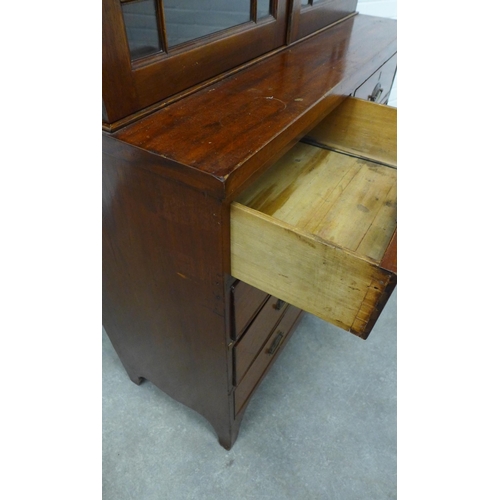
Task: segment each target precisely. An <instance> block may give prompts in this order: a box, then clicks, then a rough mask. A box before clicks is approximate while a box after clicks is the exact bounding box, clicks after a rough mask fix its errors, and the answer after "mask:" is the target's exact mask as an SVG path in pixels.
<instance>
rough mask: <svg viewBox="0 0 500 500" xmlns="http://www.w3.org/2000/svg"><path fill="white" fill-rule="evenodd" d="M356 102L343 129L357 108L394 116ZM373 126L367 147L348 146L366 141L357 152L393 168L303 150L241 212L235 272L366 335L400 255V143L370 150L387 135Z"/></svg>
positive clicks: (246, 198) (255, 189) (250, 192)
mask: <svg viewBox="0 0 500 500" xmlns="http://www.w3.org/2000/svg"><path fill="white" fill-rule="evenodd" d="M346 102H347V103H348V104H347V107H344V109H343V111H342V112H341V113H340V115H341V116H344V118H342V120H341V121H340V123H342V121H344V122H345V120H346V118H345V115H346V114H348V112H349V113H350V112H351V111H352V109H353V106H354V108H358V107H359V106H361V107H362V108H363V109H364V110H365V111H364V112H365V113H366V110H368V111H369V112H370V113H369V114H370V116H372V117H373V116H375V117H377V116H378V117H380V116H382V115H384V114H385V109H386V107H383V106H379V105H376V104H373V103H365V102H363V101H360V102H361V103H362V104H360V105H358V100H357V99H348V100H347V101H346ZM365 104H366V105H367V106H365ZM375 108H376V109H375ZM379 108H382V109H379ZM346 110H347V111H346ZM372 110H375V111H374V112H372ZM391 114H392V123H395V117H396V115H395V114H393V113H392V112H391ZM354 116H356V119H359V116H358V113H357V111H356V113H354ZM363 116H366V114H363ZM388 121H390V120H389V119H388ZM365 122H366V124H368V125H369V122H370V119H366V120H365ZM368 125H366V126H364V128H365V129H367V128H370V127H369V126H368ZM380 126H382V125H380ZM329 128H330V129H335V127H332V126H331V125H329ZM341 128H342V127H341ZM371 128H372V130H371V132H370V133H366V134H365V135H364V137H365V139H363V141H361V140H359V137H360V134H359V133H356V134H354V136H353V135H352V134H350V141H352V142H349V141H347V140H346V141H344V145H343V148H344V149H345V150H346V149H349V147H348V144H356V142H357V145H356V148H355V149H356V150H357V153H360V152H361V153H362V156H364V157H365V156H366V155H367V154H370V155H373V156H375V157H376V161H378V162H382V161H383V163H384V164H380V163H373V162H372V161H369V160H367V159H364V158H360V157H354V156H350V155H347V154H342V153H339V152H333V151H330V150H327V149H323V148H319V147H315V146H312V145H309V144H304V143H299V144H297V145H296V146H294V147H293V148H292V149H291V150H290V151H289V152H288V153H287V154H286V155H285V156H284V157H282V158H281V159H280V160H279V161H278V162H277V163H276V164H275V165H274V166H273V167H272V168H271V169H269V170H268V171H267V172H266V173H265V174H264V175H263V176H261V177H260V178H259V180H258V181H257V182H255V183H254V184H253V185H252V186H250V188H249V189H247V190H246V191H245V192H244V193H242V194H241V195H240V196H239V198H238V199H237V200H236V201H235V202H234V203H233V204H232V206H231V273H232V275H233V276H234V277H236V278H238V279H240V280H242V281H245V282H246V283H249V284H250V285H253V286H255V287H257V288H259V289H261V290H264V291H265V292H267V293H270V294H272V295H274V296H276V297H279V298H281V299H283V300H285V301H286V302H289V303H290V304H293V305H294V306H296V307H299V308H301V309H304V310H305V311H307V312H310V313H312V314H315V315H316V316H318V317H320V318H322V319H324V320H325V321H328V322H330V323H333V324H335V325H337V326H339V327H341V328H343V329H345V330H348V331H350V332H352V333H355V334H356V335H359V336H360V337H362V338H366V337H367V336H368V334H369V332H370V330H371V328H372V326H373V324H374V321H375V320H376V318H377V317H378V315H379V313H380V311H381V309H382V308H383V306H384V305H385V302H386V301H387V300H388V298H389V296H390V294H391V292H392V290H393V288H394V286H395V282H396V266H395V256H392V255H391V258H390V262H391V264H390V265H389V266H386V265H385V262H386V261H388V253H391V252H392V250H391V249H393V250H394V252H395V234H396V226H397V223H396V207H397V196H396V194H397V193H396V191H397V178H396V175H397V171H396V169H395V168H393V166H392V163H394V166H395V161H396V154H395V141H392V142H391V141H389V140H388V141H385V142H384V144H385V145H384V146H381V147H379V148H378V151H377V147H376V145H375V146H373V147H367V146H366V145H367V144H369V143H372V142H373V143H375V142H376V141H375V139H374V138H373V139H370V140H368V139H366V138H367V137H370V134H371V133H374V134H375V132H376V133H377V134H379V133H380V131H376V130H375V129H374V128H373V127H371ZM343 130H346V128H345V127H344V129H343ZM351 131H352V129H351ZM344 135H346V134H344ZM361 135H363V134H361ZM346 137H347V135H346ZM353 137H354V138H353ZM356 137H357V138H358V139H356ZM359 144H362V146H363V147H359ZM391 144H392V145H391ZM351 149H354V148H351ZM381 151H382V153H381ZM391 155H392V157H391ZM387 165H390V166H387ZM388 248H389V251H388Z"/></svg>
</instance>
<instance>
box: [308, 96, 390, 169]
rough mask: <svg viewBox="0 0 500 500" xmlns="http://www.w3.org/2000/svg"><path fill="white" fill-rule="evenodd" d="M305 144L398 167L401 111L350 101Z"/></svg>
mask: <svg viewBox="0 0 500 500" xmlns="http://www.w3.org/2000/svg"><path fill="white" fill-rule="evenodd" d="M304 141H305V142H309V143H312V144H317V145H323V146H326V147H328V148H332V149H337V150H339V151H345V152H347V153H352V154H355V155H359V156H363V157H365V158H369V159H372V160H375V161H377V162H381V163H384V164H386V165H390V166H392V167H396V165H397V147H396V146H397V144H396V143H397V108H393V107H391V106H385V105H382V104H375V103H373V102H369V101H364V100H362V99H357V98H354V97H349V98H347V99H346V100H345V101H344V102H343V103H342V104H341V105H340V106H339V107H338V108H336V109H335V111H334V112H333V113H331V114H330V115H328V116H327V117H326V118H325V119H324V120H323V121H322V122H321V123H320V124H319V125H318V126H316V128H314V129H313V130H311V131H310V132H309V133H308V134H307V136H306V137H305V138H304Z"/></svg>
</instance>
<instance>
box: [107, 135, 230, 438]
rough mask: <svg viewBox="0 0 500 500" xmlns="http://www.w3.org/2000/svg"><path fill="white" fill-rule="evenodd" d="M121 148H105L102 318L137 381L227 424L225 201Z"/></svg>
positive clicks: (129, 150)
mask: <svg viewBox="0 0 500 500" xmlns="http://www.w3.org/2000/svg"><path fill="white" fill-rule="evenodd" d="M104 140H105V141H106V140H113V139H109V138H108V139H107V138H106V137H105V139H104ZM123 147H124V148H127V149H128V151H127V154H123V155H121V156H120V155H118V154H116V148H115V153H113V154H112V155H111V154H106V153H105V154H104V155H103V324H104V327H105V329H106V332H107V333H108V335H109V337H110V339H111V341H112V343H113V345H114V347H115V349H116V351H117V353H118V355H119V357H120V359H121V361H122V363H123V364H124V366H125V368H126V369H127V371H128V373H129V375H130V376H131V378H132V379H133V380H139V377H143V378H145V379H147V380H150V381H151V382H152V383H154V384H155V385H156V386H158V387H159V388H160V389H162V390H163V391H165V392H166V393H167V394H169V395H170V396H172V397H173V398H175V399H176V400H178V401H180V402H182V403H184V404H186V405H187V406H189V407H191V408H193V409H194V410H196V411H198V412H199V413H201V414H202V415H204V416H205V417H206V418H207V419H208V420H209V421H210V422H211V423H212V425H214V427H216V430H217V426H218V422H220V423H221V424H220V425H222V426H223V427H224V428H227V425H228V422H227V418H228V415H229V414H230V409H229V408H228V392H229V390H228V369H227V366H228V364H230V360H228V359H227V358H228V356H229V354H228V350H227V348H226V344H227V334H226V319H225V291H224V290H225V288H224V275H223V258H222V254H223V246H222V245H223V244H222V242H223V238H222V230H223V229H222V228H223V225H222V223H221V220H222V213H223V210H222V207H221V205H220V202H217V201H216V200H215V199H213V198H211V197H208V196H206V195H205V194H204V193H203V192H199V191H196V190H194V189H192V188H189V187H187V186H184V185H182V184H178V183H175V182H172V181H171V180H169V179H166V178H164V177H160V176H158V175H155V174H154V173H152V172H149V171H147V170H144V169H142V168H141V166H140V161H139V160H137V161H134V155H133V151H132V153H131V150H133V149H134V148H130V146H126V145H124V146H123ZM125 158H126V159H125ZM222 422H224V423H222Z"/></svg>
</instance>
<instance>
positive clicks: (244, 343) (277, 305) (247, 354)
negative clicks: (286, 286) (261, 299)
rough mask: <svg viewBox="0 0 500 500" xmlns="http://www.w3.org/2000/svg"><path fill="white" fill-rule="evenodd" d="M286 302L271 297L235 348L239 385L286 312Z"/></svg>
mask: <svg viewBox="0 0 500 500" xmlns="http://www.w3.org/2000/svg"><path fill="white" fill-rule="evenodd" d="M287 305H288V304H286V303H285V302H283V301H282V300H279V299H277V298H276V297H269V299H268V300H267V302H266V304H265V305H264V307H263V308H262V310H261V311H260V312H259V314H258V315H257V317H256V318H255V319H254V320H253V322H252V324H251V325H250V326H249V328H248V330H247V331H246V332H245V334H244V335H243V337H242V338H241V340H240V341H239V342H238V343H237V344H236V346H235V348H234V377H235V385H238V384H239V383H240V381H241V379H242V378H243V377H244V376H245V373H246V372H247V370H248V368H249V367H250V365H251V364H252V362H253V361H254V359H255V358H256V356H257V354H258V353H259V352H260V350H261V349H262V346H263V345H264V343H265V342H266V341H267V339H268V337H269V335H271V332H272V331H273V329H274V327H275V326H276V323H277V322H278V321H279V320H280V318H281V316H282V315H283V313H284V312H285V309H286V306H287Z"/></svg>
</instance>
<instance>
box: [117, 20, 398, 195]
mask: <svg viewBox="0 0 500 500" xmlns="http://www.w3.org/2000/svg"><path fill="white" fill-rule="evenodd" d="M395 52H396V22H395V21H393V20H389V19H379V18H374V17H368V16H367V17H365V16H355V17H354V18H351V19H348V20H346V21H344V22H343V23H340V24H338V25H336V26H334V27H332V28H330V29H328V30H325V31H324V32H322V33H320V34H318V35H317V36H314V37H311V38H309V39H307V40H305V41H304V42H302V43H299V44H296V45H294V46H293V47H291V48H290V49H289V50H287V51H286V52H280V53H278V54H275V55H274V56H272V57H269V58H267V59H265V60H264V61H261V62H259V63H258V64H256V65H254V66H251V67H249V68H247V69H245V70H243V71H241V72H239V73H237V74H235V75H233V76H231V77H229V78H227V79H226V80H223V81H221V82H219V83H216V84H215V85H213V86H211V87H209V88H206V89H204V90H202V91H200V92H197V93H195V94H193V95H190V96H188V97H186V98H185V99H182V100H181V101H178V102H176V103H174V104H172V105H171V106H168V107H167V108H165V109H162V110H160V111H158V112H156V113H154V114H153V115H150V116H148V117H146V118H144V119H142V120H140V121H138V122H137V123H134V124H132V125H130V126H128V127H125V128H124V129H121V130H119V131H118V132H117V133H116V135H115V137H117V138H118V139H120V140H121V141H124V142H127V143H129V144H132V145H135V146H138V147H140V148H142V149H146V150H148V151H151V152H152V153H155V154H156V155H159V156H161V157H165V158H168V159H170V160H173V161H174V162H176V163H178V164H180V165H185V166H189V167H190V168H193V169H196V170H199V171H201V172H205V173H206V174H208V176H207V177H212V178H216V179H218V180H220V182H221V187H222V184H224V189H223V192H221V193H220V196H221V197H224V196H228V195H230V196H234V195H235V193H236V192H238V191H240V190H241V189H243V187H244V186H245V184H248V183H250V182H251V180H252V176H253V175H258V174H259V173H260V172H262V171H264V169H266V168H267V167H269V166H270V165H272V164H273V163H274V162H275V161H276V160H277V159H278V158H279V157H281V156H282V155H283V154H284V153H285V152H286V151H287V150H288V149H289V148H290V147H291V146H292V145H293V144H295V143H296V142H297V140H299V139H300V138H301V137H303V136H304V135H305V134H306V133H307V132H308V131H309V130H310V129H311V128H312V127H313V126H314V125H316V124H317V123H318V122H319V121H320V120H321V119H322V118H324V117H325V116H326V115H327V114H329V113H330V112H331V111H332V110H333V109H334V108H335V107H336V106H337V105H339V104H340V103H341V102H342V100H343V98H344V97H346V96H347V95H349V94H352V93H353V92H354V90H355V89H356V88H357V87H359V86H360V85H361V83H362V82H363V81H365V80H366V75H372V74H373V73H374V72H375V71H376V70H377V68H379V67H380V66H381V65H382V64H383V63H384V62H385V61H386V60H387V59H389V58H390V57H392V56H393V55H394V53H395ZM360 68H363V71H360ZM193 110H196V113H193ZM243 117H244V119H243ZM271 123H272V126H270V124H271Z"/></svg>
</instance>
